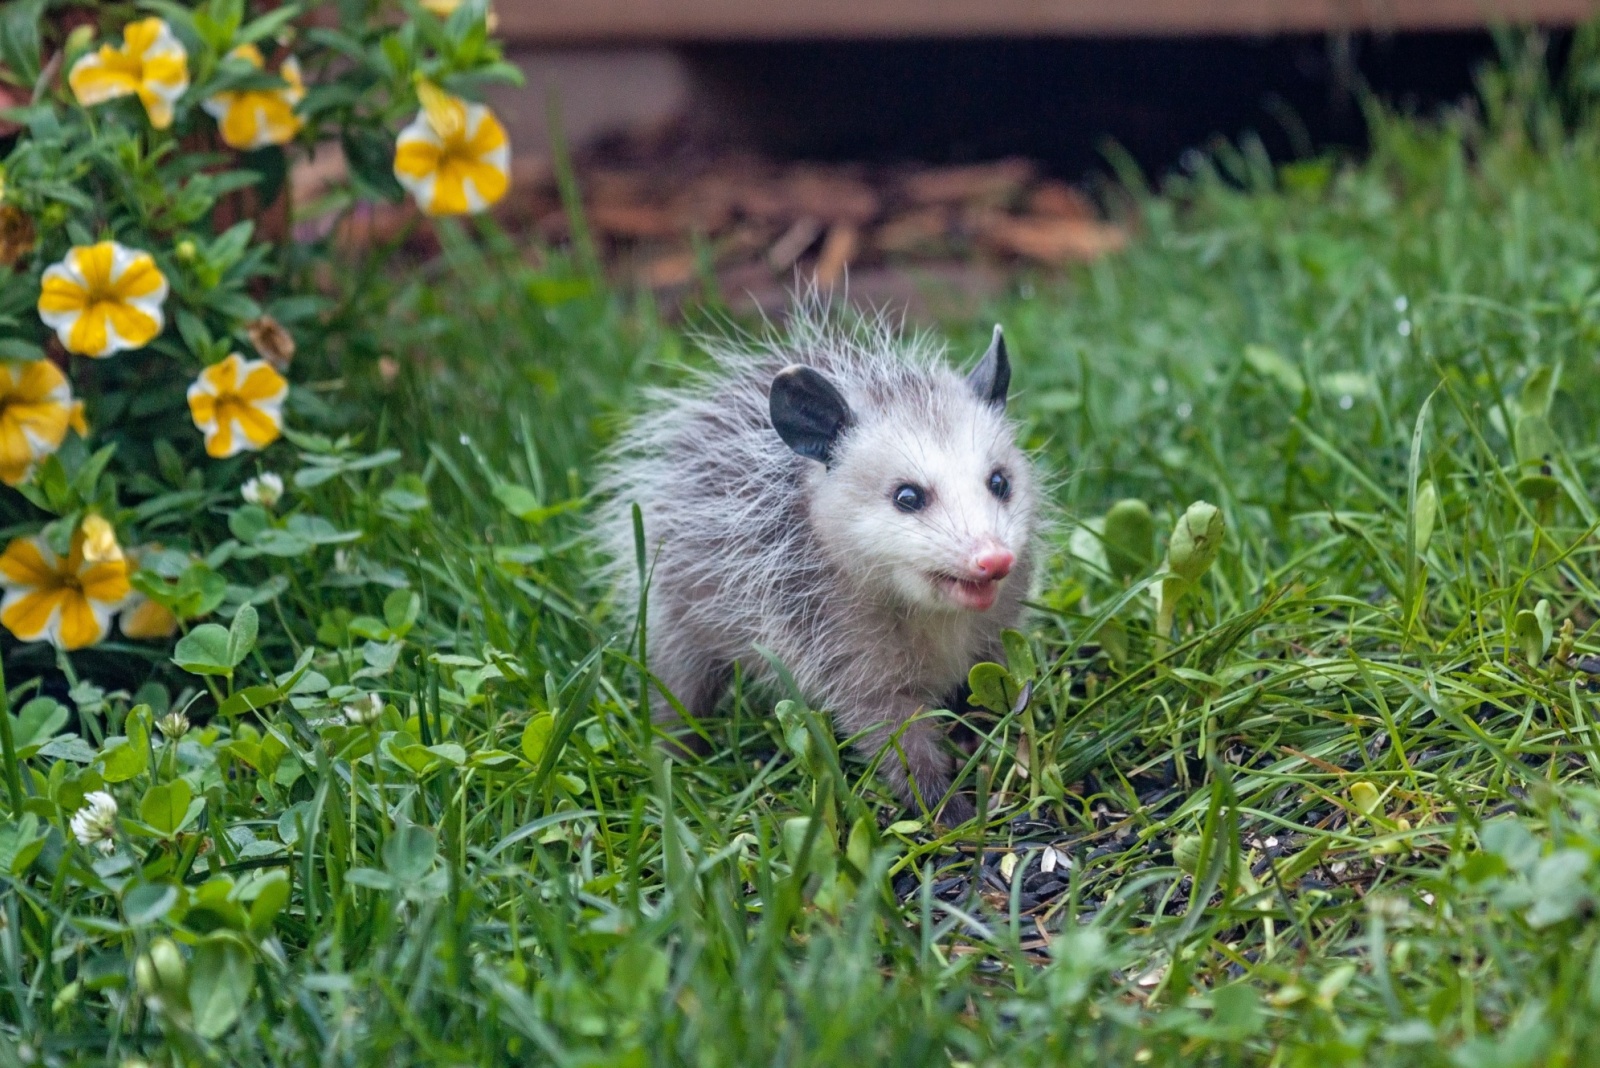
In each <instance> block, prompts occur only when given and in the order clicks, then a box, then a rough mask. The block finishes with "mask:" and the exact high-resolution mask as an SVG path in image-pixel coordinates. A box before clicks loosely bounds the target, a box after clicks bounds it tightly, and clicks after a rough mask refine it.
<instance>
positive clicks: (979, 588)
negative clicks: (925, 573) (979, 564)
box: [933, 575, 1001, 612]
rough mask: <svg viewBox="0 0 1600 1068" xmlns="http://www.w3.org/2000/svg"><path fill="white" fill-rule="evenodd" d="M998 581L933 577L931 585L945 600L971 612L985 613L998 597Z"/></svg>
mask: <svg viewBox="0 0 1600 1068" xmlns="http://www.w3.org/2000/svg"><path fill="white" fill-rule="evenodd" d="M1000 582H1001V580H1000V579H980V580H976V581H974V580H972V579H960V578H956V577H955V576H954V575H934V576H933V584H934V585H935V586H937V587H938V588H939V592H940V593H942V594H944V596H945V597H946V598H948V599H949V600H950V601H952V602H954V603H955V604H957V605H959V606H960V607H962V608H965V609H968V610H969V611H973V612H987V611H988V610H989V609H991V608H993V607H994V602H995V599H996V598H998V597H999V596H1000Z"/></svg>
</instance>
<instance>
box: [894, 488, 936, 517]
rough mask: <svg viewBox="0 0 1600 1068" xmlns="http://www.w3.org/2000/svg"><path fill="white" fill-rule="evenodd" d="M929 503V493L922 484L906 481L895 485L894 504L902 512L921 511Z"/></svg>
mask: <svg viewBox="0 0 1600 1068" xmlns="http://www.w3.org/2000/svg"><path fill="white" fill-rule="evenodd" d="M927 505H928V495H927V494H926V493H924V492H923V491H922V487H921V486H913V485H912V484H911V483H909V482H906V483H903V484H902V485H900V486H897V487H895V491H894V506H895V507H896V508H898V509H900V510H901V511H902V512H920V511H922V510H923V509H924V508H926V507H927Z"/></svg>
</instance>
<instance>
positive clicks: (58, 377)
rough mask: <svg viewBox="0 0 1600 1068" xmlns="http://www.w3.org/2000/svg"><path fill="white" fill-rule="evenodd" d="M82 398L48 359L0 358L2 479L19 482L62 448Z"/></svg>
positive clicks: (10, 484)
mask: <svg viewBox="0 0 1600 1068" xmlns="http://www.w3.org/2000/svg"><path fill="white" fill-rule="evenodd" d="M79 411H80V402H78V401H74V400H73V399H72V386H70V385H69V384H68V383H67V376H66V375H64V374H62V373H61V369H60V368H59V367H57V366H56V365H55V364H53V363H51V362H50V361H49V360H33V361H31V362H29V363H0V482H4V483H5V484H6V485H8V486H20V485H22V483H24V482H26V481H27V480H28V475H29V474H30V473H32V471H33V465H34V464H36V463H38V462H39V461H40V460H43V459H44V458H45V457H46V456H49V455H50V454H51V453H53V452H55V451H56V450H57V449H59V448H61V443H62V442H63V441H65V440H66V437H67V430H68V428H70V427H73V418H74V415H77V419H78V423H79V424H80V425H81V423H82V419H83V417H82V415H81V414H79Z"/></svg>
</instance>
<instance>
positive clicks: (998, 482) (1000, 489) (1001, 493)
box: [989, 471, 1011, 501]
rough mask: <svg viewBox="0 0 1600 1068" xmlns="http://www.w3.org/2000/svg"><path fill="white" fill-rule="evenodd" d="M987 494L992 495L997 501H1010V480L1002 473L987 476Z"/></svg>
mask: <svg viewBox="0 0 1600 1068" xmlns="http://www.w3.org/2000/svg"><path fill="white" fill-rule="evenodd" d="M989 492H990V493H992V494H994V495H995V497H996V499H998V500H1002V501H1008V500H1010V499H1011V480H1010V479H1009V478H1007V477H1006V473H1005V472H1004V471H996V472H995V473H994V474H992V475H990V476H989Z"/></svg>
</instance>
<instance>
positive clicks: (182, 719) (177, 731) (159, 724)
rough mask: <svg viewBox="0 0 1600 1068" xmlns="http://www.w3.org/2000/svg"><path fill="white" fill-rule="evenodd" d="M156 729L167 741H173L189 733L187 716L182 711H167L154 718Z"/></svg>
mask: <svg viewBox="0 0 1600 1068" xmlns="http://www.w3.org/2000/svg"><path fill="white" fill-rule="evenodd" d="M156 730H158V731H160V732H161V733H162V734H163V735H164V736H165V737H166V739H167V741H169V742H175V741H177V740H178V739H179V738H182V737H183V736H184V735H185V734H188V733H189V717H188V716H186V715H184V714H183V713H182V712H168V713H167V714H166V715H164V716H162V717H161V718H160V719H158V720H156Z"/></svg>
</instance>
